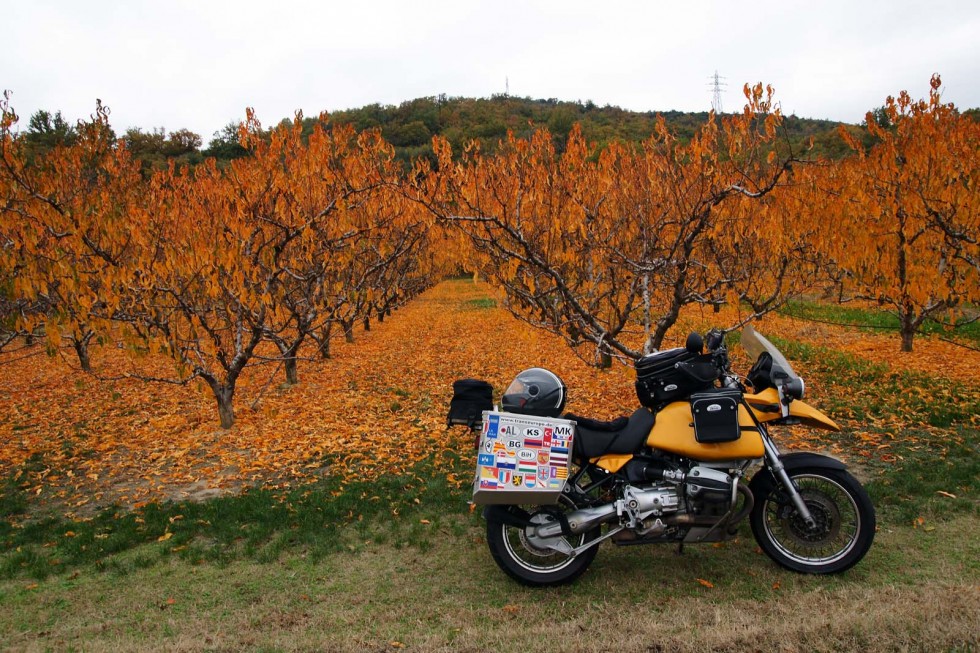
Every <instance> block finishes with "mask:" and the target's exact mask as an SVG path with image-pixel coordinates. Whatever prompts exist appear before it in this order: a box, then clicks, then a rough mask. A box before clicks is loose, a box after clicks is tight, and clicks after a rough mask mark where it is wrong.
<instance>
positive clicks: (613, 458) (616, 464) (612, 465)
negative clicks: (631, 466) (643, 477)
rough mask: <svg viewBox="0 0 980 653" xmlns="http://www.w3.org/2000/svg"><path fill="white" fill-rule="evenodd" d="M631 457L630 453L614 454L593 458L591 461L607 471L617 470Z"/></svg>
mask: <svg viewBox="0 0 980 653" xmlns="http://www.w3.org/2000/svg"><path fill="white" fill-rule="evenodd" d="M632 459H633V455H632V454H615V455H609V456H599V457H598V458H593V459H592V462H593V463H595V464H596V465H598V466H599V467H602V468H603V469H604V470H606V471H607V472H618V471H619V470H620V468H621V467H622V466H623V465H625V464H626V463H628V462H629V461H631V460H632Z"/></svg>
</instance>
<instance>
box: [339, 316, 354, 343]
mask: <svg viewBox="0 0 980 653" xmlns="http://www.w3.org/2000/svg"><path fill="white" fill-rule="evenodd" d="M340 324H341V325H342V326H343V327H344V340H346V341H347V342H354V321H353V320H351V321H350V322H341V323H340Z"/></svg>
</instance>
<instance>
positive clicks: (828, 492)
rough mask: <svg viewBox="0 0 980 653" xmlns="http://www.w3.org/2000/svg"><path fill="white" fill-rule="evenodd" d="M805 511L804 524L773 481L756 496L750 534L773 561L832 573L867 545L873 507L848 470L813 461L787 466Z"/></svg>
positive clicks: (857, 557) (812, 571)
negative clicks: (807, 515)
mask: <svg viewBox="0 0 980 653" xmlns="http://www.w3.org/2000/svg"><path fill="white" fill-rule="evenodd" d="M789 476H790V478H791V479H792V480H793V483H794V484H795V485H796V487H797V490H798V491H799V493H800V496H801V497H802V498H803V501H804V503H806V506H807V508H808V509H809V511H810V515H811V516H812V517H813V519H814V521H815V522H816V523H815V524H814V525H813V526H812V527H811V526H808V525H807V524H806V522H805V521H804V520H803V518H802V517H801V516H800V514H799V512H798V511H797V509H796V507H795V506H794V505H793V502H792V500H791V499H790V497H789V495H788V494H786V492H784V491H783V490H782V488H781V487H779V486H778V485H776V486H773V487H772V488H771V489H770V490H769V491H768V493H767V494H766V496H757V497H756V498H755V499H756V500H755V505H754V506H753V508H752V516H751V524H752V534H753V535H754V536H755V539H756V541H757V542H758V543H759V546H760V547H761V548H762V550H763V551H764V552H765V553H766V555H768V556H769V557H770V558H772V559H773V560H775V561H776V562H777V563H779V564H780V565H782V566H783V567H786V568H787V569H792V570H793V571H799V572H803V573H808V574H833V573H837V572H841V571H844V570H846V569H850V568H851V567H853V566H854V565H856V564H857V563H858V562H859V561H860V560H861V559H862V558H863V557H864V555H865V554H866V553H867V552H868V549H870V548H871V542H872V541H873V540H874V536H875V511H874V506H873V505H872V504H871V499H870V498H868V493H867V492H866V491H865V490H864V488H863V487H861V484H860V483H859V482H858V481H857V479H855V478H854V477H853V476H851V475H850V474H849V473H847V472H846V471H843V470H838V469H822V468H816V467H809V468H800V469H794V470H792V471H790V472H789Z"/></svg>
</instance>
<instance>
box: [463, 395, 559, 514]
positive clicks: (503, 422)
mask: <svg viewBox="0 0 980 653" xmlns="http://www.w3.org/2000/svg"><path fill="white" fill-rule="evenodd" d="M574 438H575V422H573V421H571V420H567V419H559V418H551V417H534V416H531V415H518V414H515V413H501V412H497V411H484V412H483V430H482V432H481V434H480V446H479V450H478V452H477V461H476V462H477V465H476V479H475V480H474V482H473V503H476V504H479V505H486V504H535V505H545V504H554V503H557V502H558V497H559V496H561V493H562V490H563V489H564V487H565V481H566V480H567V479H568V469H569V463H570V461H571V454H572V443H573V440H574Z"/></svg>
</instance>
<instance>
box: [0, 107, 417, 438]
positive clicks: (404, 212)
mask: <svg viewBox="0 0 980 653" xmlns="http://www.w3.org/2000/svg"><path fill="white" fill-rule="evenodd" d="M2 108H3V123H2V125H0V127H2V130H3V133H2V144H0V147H2V149H0V156H2V158H0V166H2V168H0V169H2V175H0V184H2V187H0V190H2V192H3V197H4V199H5V205H4V209H3V213H2V221H0V270H2V271H3V283H4V288H3V290H4V292H3V293H2V295H3V297H4V302H5V306H4V308H5V312H6V315H5V316H4V318H3V319H4V321H3V328H4V330H5V331H6V335H5V336H4V340H3V341H6V342H11V341H12V338H13V337H14V336H16V335H21V336H25V337H28V338H30V337H38V336H40V335H42V334H43V335H44V336H46V338H47V341H48V343H49V344H50V345H51V346H53V347H56V346H59V345H60V344H61V342H62V341H66V342H68V343H70V344H71V346H72V347H73V348H74V349H75V351H76V352H77V353H78V359H79V361H80V363H81V365H82V367H83V368H85V369H91V362H90V359H89V346H90V344H91V343H92V342H93V341H96V340H98V341H101V342H106V341H109V340H115V341H118V342H120V343H122V344H124V345H126V347H127V350H128V351H130V352H132V353H133V354H134V356H133V367H132V370H131V371H130V372H129V376H133V377H138V378H144V379H148V380H156V381H166V382H171V383H182V384H183V383H187V382H189V381H191V380H192V379H202V380H203V381H204V382H205V383H206V384H207V385H208V386H209V387H210V388H211V391H212V392H213V394H214V396H215V399H216V402H217V406H218V412H219V416H220V419H221V423H222V426H224V427H230V426H231V425H232V423H233V421H234V412H233V398H234V394H235V389H236V384H237V382H238V380H239V378H240V376H241V374H242V372H243V370H244V369H245V368H246V366H248V365H254V364H257V363H260V362H264V361H270V360H271V361H275V362H277V363H278V364H281V365H282V366H283V367H284V368H285V374H286V381H287V382H288V383H294V382H296V380H297V361H298V360H299V352H300V348H301V347H302V345H303V344H304V343H305V342H307V341H309V340H312V341H315V342H316V343H317V345H318V350H319V352H320V353H321V355H324V356H326V355H329V343H330V336H331V333H332V331H333V329H334V328H335V326H337V327H339V328H340V329H342V330H343V331H345V332H346V333H347V334H348V336H350V335H351V334H352V330H353V325H354V322H355V321H361V320H363V321H365V322H366V323H367V324H369V321H370V320H371V319H372V318H376V319H383V318H384V316H385V315H386V314H388V313H389V312H390V311H391V310H392V309H393V308H395V307H396V306H397V305H399V304H400V303H401V302H404V301H406V300H407V299H409V298H410V297H412V296H414V295H415V294H417V293H418V292H420V291H421V290H422V289H424V288H425V287H426V286H427V285H428V284H429V283H430V280H431V278H432V274H431V272H432V271H431V269H430V268H431V266H430V261H431V259H430V258H429V257H426V256H423V255H422V252H423V251H424V250H425V249H426V248H427V246H426V242H427V238H428V229H427V219H428V216H427V214H426V213H425V212H424V211H422V210H420V208H419V207H418V205H417V204H415V203H413V202H409V201H407V200H405V199H404V197H403V196H402V194H401V193H400V192H399V191H398V177H399V169H398V168H397V166H396V165H395V163H394V161H393V155H392V151H391V147H390V146H389V145H388V144H387V143H385V142H384V141H383V140H381V139H380V137H379V136H378V134H377V133H374V132H364V133H361V134H357V133H355V132H354V130H353V129H351V128H349V127H337V128H334V129H332V130H326V129H322V128H319V129H316V130H314V132H313V133H312V134H311V135H310V137H309V138H308V139H306V140H304V139H303V138H301V131H302V116H297V119H296V120H295V121H294V123H292V124H291V125H281V126H280V127H278V128H276V129H274V130H272V131H271V132H269V133H267V132H263V131H262V130H261V126H260V125H259V123H258V122H257V121H256V120H255V118H254V116H252V115H251V114H249V118H248V120H247V121H246V123H244V124H243V125H242V128H241V134H240V136H241V144H242V146H243V147H245V148H246V149H247V150H248V151H249V152H250V156H248V157H245V158H241V159H239V160H236V161H235V162H233V163H232V165H230V166H229V167H227V168H224V169H222V168H219V167H218V166H217V165H216V164H215V162H214V160H209V161H206V162H204V163H202V164H201V165H199V166H197V167H196V168H195V169H194V170H193V171H190V170H188V169H183V170H177V169H176V168H175V167H174V166H170V167H169V168H167V169H165V170H162V171H158V172H157V173H155V174H153V175H152V176H150V177H149V178H148V179H147V178H145V176H144V175H143V174H142V172H141V169H140V165H139V163H138V162H137V161H136V160H135V159H134V158H133V156H132V153H131V152H130V151H129V149H128V148H127V147H125V146H124V144H122V143H120V142H119V141H116V140H115V139H113V138H112V137H111V131H110V130H109V128H108V120H107V113H106V112H105V110H104V109H102V108H101V107H100V108H99V110H98V111H97V113H96V114H95V115H94V116H93V119H92V120H91V121H90V122H86V123H81V124H79V125H78V127H77V137H76V139H75V141H74V142H73V144H71V145H70V146H59V147H56V148H54V149H52V150H51V151H50V152H49V153H48V154H47V155H45V156H43V157H40V158H35V159H33V160H30V159H29V158H28V157H27V156H25V152H24V150H23V147H22V145H23V143H22V142H21V140H20V139H18V138H15V137H14V135H13V134H12V133H11V128H12V126H13V125H14V124H15V122H16V115H15V114H14V113H13V112H12V111H11V110H10V108H9V106H7V105H6V103H5V104H4V105H3V107H2ZM260 134H261V135H262V136H261V137H260ZM3 341H0V342H3ZM263 343H270V344H271V345H274V347H275V350H274V352H275V353H271V354H270V353H269V352H268V351H265V350H264V349H263ZM270 348H271V347H270ZM267 349H269V348H267ZM147 353H153V354H166V355H168V356H170V357H171V358H172V359H173V360H174V361H176V363H177V365H176V368H175V372H173V373H169V372H168V371H166V370H164V371H163V372H153V371H151V370H153V369H156V368H154V367H153V366H152V362H151V358H152V357H144V358H140V356H142V355H143V354H147Z"/></svg>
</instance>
